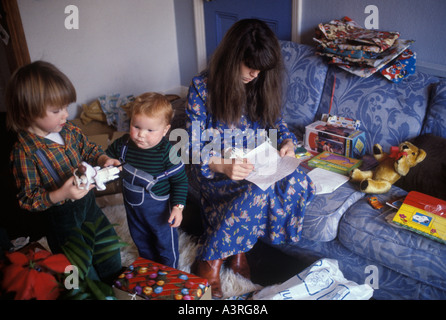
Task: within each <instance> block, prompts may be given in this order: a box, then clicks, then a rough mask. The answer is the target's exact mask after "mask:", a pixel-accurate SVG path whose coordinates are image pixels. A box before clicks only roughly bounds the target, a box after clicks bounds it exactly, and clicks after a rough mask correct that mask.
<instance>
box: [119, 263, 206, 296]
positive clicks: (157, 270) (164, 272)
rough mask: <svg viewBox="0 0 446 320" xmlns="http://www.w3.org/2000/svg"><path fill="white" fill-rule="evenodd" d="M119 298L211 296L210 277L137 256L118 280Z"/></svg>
mask: <svg viewBox="0 0 446 320" xmlns="http://www.w3.org/2000/svg"><path fill="white" fill-rule="evenodd" d="M113 289H114V291H115V294H116V297H117V298H118V299H138V300H141V299H142V300H200V299H207V298H208V297H210V291H211V290H210V287H209V284H208V281H207V279H204V278H200V277H198V276H196V275H193V274H190V273H186V272H183V271H180V270H177V269H174V268H171V267H167V266H165V265H162V264H160V263H157V262H153V261H151V260H147V259H143V258H141V257H139V258H137V259H136V260H135V261H134V262H133V263H132V265H131V266H129V267H128V268H127V269H126V270H125V271H124V272H123V273H122V274H121V275H119V277H118V278H117V279H116V280H115V282H114V285H113Z"/></svg>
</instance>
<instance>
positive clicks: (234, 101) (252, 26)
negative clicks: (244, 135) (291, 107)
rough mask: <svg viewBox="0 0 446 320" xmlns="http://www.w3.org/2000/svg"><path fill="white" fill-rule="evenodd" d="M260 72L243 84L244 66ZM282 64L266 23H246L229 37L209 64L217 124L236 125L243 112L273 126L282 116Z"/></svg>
mask: <svg viewBox="0 0 446 320" xmlns="http://www.w3.org/2000/svg"><path fill="white" fill-rule="evenodd" d="M242 62H243V63H245V65H246V66H247V67H249V68H251V69H255V70H260V73H259V75H258V77H257V78H256V79H255V80H253V81H251V82H250V83H248V84H244V83H243V81H242V77H241V73H240V65H241V63H242ZM282 71H283V61H282V55H281V51H280V46H279V42H278V40H277V38H276V36H275V34H274V33H273V32H272V31H271V29H270V28H269V27H268V26H267V25H266V23H264V22H263V21H260V20H257V19H245V20H240V21H238V22H236V23H235V24H234V25H233V26H232V27H231V28H230V29H229V30H228V32H227V33H226V35H225V36H224V38H223V40H222V41H221V43H220V45H219V46H218V48H217V49H216V51H215V53H214V54H213V56H212V58H211V61H210V63H209V74H208V107H209V110H210V112H211V113H212V114H213V115H214V117H216V119H217V120H220V121H224V122H226V123H228V124H237V123H239V121H240V118H241V116H242V114H243V113H244V112H246V114H247V116H248V117H249V118H250V119H251V120H252V121H260V122H261V123H262V124H263V125H269V126H273V125H274V123H275V122H276V121H277V119H278V118H279V116H280V114H281V107H282V80H283V76H282Z"/></svg>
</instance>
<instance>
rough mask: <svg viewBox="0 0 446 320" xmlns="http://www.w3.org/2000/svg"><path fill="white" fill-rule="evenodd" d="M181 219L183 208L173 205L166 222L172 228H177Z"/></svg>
mask: <svg viewBox="0 0 446 320" xmlns="http://www.w3.org/2000/svg"><path fill="white" fill-rule="evenodd" d="M181 221H183V210H182V209H180V208H178V207H173V208H172V212H171V213H170V217H169V220H168V222H169V223H170V226H171V227H172V228H178V227H179V226H180V224H181Z"/></svg>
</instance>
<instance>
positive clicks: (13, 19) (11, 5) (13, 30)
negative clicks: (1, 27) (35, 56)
mask: <svg viewBox="0 0 446 320" xmlns="http://www.w3.org/2000/svg"><path fill="white" fill-rule="evenodd" d="M1 2H2V6H3V10H4V11H5V13H6V16H5V19H6V24H7V28H8V32H9V37H10V38H9V41H11V49H12V57H10V58H11V60H13V61H9V64H10V67H11V72H13V71H14V70H15V69H16V68H18V67H21V66H23V65H26V64H29V63H30V62H31V58H30V55H29V50H28V44H27V43H26V37H25V31H24V30H23V25H22V18H21V16H20V9H19V6H18V4H17V0H1Z"/></svg>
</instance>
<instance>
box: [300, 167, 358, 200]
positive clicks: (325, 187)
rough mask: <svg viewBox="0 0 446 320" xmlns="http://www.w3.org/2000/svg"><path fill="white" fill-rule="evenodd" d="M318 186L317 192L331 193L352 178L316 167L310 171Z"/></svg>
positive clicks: (309, 174)
mask: <svg viewBox="0 0 446 320" xmlns="http://www.w3.org/2000/svg"><path fill="white" fill-rule="evenodd" d="M308 176H309V177H310V178H311V180H312V181H313V183H314V185H315V187H316V194H324V193H331V192H333V191H335V190H336V189H337V188H339V187H340V186H342V185H343V184H344V183H346V182H347V181H348V180H349V179H350V178H349V177H347V176H344V175H342V174H339V173H336V172H332V171H329V170H325V169H322V168H314V169H313V170H311V171H310V172H309V173H308Z"/></svg>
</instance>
